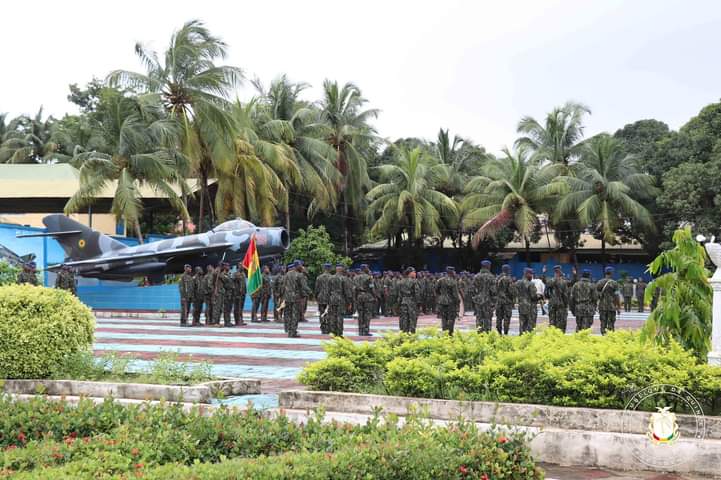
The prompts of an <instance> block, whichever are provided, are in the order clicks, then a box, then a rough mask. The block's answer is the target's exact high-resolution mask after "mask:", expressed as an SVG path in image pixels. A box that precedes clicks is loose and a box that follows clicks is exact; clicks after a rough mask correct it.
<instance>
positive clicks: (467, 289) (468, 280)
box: [461, 272, 495, 316]
mask: <svg viewBox="0 0 721 480" xmlns="http://www.w3.org/2000/svg"><path fill="white" fill-rule="evenodd" d="M474 278H475V275H473V274H471V273H470V272H461V285H462V286H463V288H462V292H463V298H465V299H466V300H465V301H464V302H463V312H461V313H462V315H461V316H463V315H465V314H466V312H474V313H475V306H474V304H473V279H474ZM494 280H495V279H494ZM491 315H493V312H492V311H491Z"/></svg>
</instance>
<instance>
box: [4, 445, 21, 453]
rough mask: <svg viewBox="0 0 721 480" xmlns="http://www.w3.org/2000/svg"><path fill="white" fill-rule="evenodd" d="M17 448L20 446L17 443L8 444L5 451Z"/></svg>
mask: <svg viewBox="0 0 721 480" xmlns="http://www.w3.org/2000/svg"><path fill="white" fill-rule="evenodd" d="M16 448H18V446H17V445H8V446H7V447H6V448H5V451H6V452H7V451H10V450H15V449H16Z"/></svg>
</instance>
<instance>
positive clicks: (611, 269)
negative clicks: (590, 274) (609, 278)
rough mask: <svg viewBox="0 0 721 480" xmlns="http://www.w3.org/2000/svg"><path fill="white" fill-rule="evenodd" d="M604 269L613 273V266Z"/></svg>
mask: <svg viewBox="0 0 721 480" xmlns="http://www.w3.org/2000/svg"><path fill="white" fill-rule="evenodd" d="M603 271H604V272H606V273H613V267H606V268H605V269H604V270H603Z"/></svg>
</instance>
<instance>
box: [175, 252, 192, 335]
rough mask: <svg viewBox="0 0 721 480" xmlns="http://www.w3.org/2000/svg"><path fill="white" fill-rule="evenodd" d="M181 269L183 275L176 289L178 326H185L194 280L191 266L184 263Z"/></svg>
mask: <svg viewBox="0 0 721 480" xmlns="http://www.w3.org/2000/svg"><path fill="white" fill-rule="evenodd" d="M183 269H184V272H183V275H182V276H181V277H180V282H179V283H178V289H179V290H180V326H181V327H187V326H188V313H189V312H190V305H191V304H192V303H193V297H194V294H195V282H194V281H193V267H191V266H190V265H187V264H186V265H185V266H184V267H183Z"/></svg>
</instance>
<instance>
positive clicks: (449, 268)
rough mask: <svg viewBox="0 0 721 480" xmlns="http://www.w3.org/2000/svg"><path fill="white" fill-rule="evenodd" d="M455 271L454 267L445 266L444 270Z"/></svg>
mask: <svg viewBox="0 0 721 480" xmlns="http://www.w3.org/2000/svg"><path fill="white" fill-rule="evenodd" d="M455 271H456V268H455V267H451V266H448V267H446V272H455Z"/></svg>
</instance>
